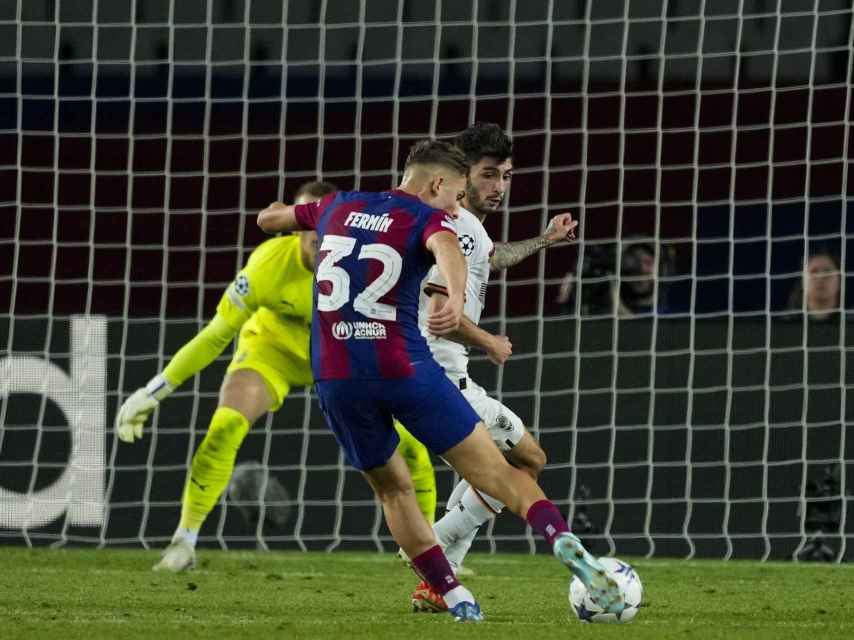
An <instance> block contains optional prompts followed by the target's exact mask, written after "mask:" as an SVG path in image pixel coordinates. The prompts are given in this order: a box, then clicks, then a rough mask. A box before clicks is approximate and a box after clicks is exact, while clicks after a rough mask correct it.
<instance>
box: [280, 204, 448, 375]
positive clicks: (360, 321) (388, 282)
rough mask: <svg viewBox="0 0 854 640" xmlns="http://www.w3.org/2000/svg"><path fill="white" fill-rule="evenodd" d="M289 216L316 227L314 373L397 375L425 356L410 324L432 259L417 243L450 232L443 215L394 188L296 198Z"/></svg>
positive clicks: (415, 327) (428, 355) (421, 340)
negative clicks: (293, 213)
mask: <svg viewBox="0 0 854 640" xmlns="http://www.w3.org/2000/svg"><path fill="white" fill-rule="evenodd" d="M296 218H297V222H298V224H299V225H300V226H301V227H302V228H304V229H316V230H317V242H318V254H317V266H316V267H315V279H314V293H313V296H314V313H313V315H312V325H311V364H312V371H313V373H314V379H315V380H340V379H347V378H352V379H381V378H405V377H409V376H411V375H413V374H414V368H413V367H414V365H415V364H417V363H419V362H423V361H425V360H426V361H432V360H433V356H432V355H431V353H430V349H429V348H428V346H427V342H426V340H425V339H424V337H423V336H422V335H421V332H420V331H419V329H418V299H419V293H420V286H421V282H422V280H423V279H424V277H425V276H426V275H427V272H428V270H429V269H430V267H431V265H432V264H433V263H434V258H433V254H432V253H430V251H428V250H427V248H426V246H425V243H426V242H427V239H428V238H429V237H430V236H431V235H432V234H434V233H436V232H438V231H449V232H451V233H454V234H456V225H455V224H454V221H453V219H452V218H451V216H450V215H448V213H446V212H445V211H440V210H438V209H434V208H432V207H430V206H429V205H427V204H426V203H424V202H423V201H421V200H420V199H418V198H417V197H415V196H413V195H410V194H408V193H405V192H403V191H400V190H396V189H395V190H392V191H384V192H381V193H370V192H358V191H350V192H343V191H339V192H338V193H333V194H330V195H328V196H326V197H325V198H323V199H322V200H320V201H319V202H311V203H308V204H303V205H297V207H296ZM437 366H438V365H437Z"/></svg>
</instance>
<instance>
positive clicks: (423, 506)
mask: <svg viewBox="0 0 854 640" xmlns="http://www.w3.org/2000/svg"><path fill="white" fill-rule="evenodd" d="M394 428H395V429H397V433H398V435H399V436H400V444H399V445H398V447H397V450H398V451H399V452H400V455H402V456H403V460H404V462H406V466H407V467H409V475H410V476H411V477H412V485H413V486H414V487H415V500H416V501H417V502H418V509H419V510H420V511H421V513H423V514H424V517H425V518H426V519H427V522H429V523H430V524H433V523H434V522H435V521H436V473H435V472H434V471H433V463H432V462H431V461H430V452H429V451H428V450H427V447H425V446H424V445H423V444H422V443H421V442H420V441H419V440H417V439H416V438H415V436H413V435H412V434H411V433H409V431H407V430H406V428H405V427H404V426H403V425H402V424H400V423H399V422H397V421H395V423H394Z"/></svg>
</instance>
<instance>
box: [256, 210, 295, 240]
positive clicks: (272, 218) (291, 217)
mask: <svg viewBox="0 0 854 640" xmlns="http://www.w3.org/2000/svg"><path fill="white" fill-rule="evenodd" d="M258 226H259V227H261V230H262V231H264V233H280V232H282V231H298V230H300V229H302V227H301V226H300V225H299V224H298V223H297V217H296V208H295V206H294V205H292V204H284V203H282V202H273V203H271V204H270V206H269V207H267V208H266V209H263V210H262V211H261V212H260V213H259V214H258Z"/></svg>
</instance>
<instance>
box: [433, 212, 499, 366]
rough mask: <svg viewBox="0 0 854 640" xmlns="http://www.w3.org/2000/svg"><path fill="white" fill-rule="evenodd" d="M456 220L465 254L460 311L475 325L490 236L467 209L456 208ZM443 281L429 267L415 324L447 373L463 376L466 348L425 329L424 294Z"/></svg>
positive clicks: (481, 302)
mask: <svg viewBox="0 0 854 640" xmlns="http://www.w3.org/2000/svg"><path fill="white" fill-rule="evenodd" d="M456 223H457V238H459V241H460V249H462V251H463V255H464V256H465V257H466V266H467V267H468V275H467V277H466V301H465V306H464V307H463V313H465V315H466V316H467V317H468V319H469V320H471V321H472V322H474V323H475V324H478V323H480V316H481V313H483V306H484V303H485V301H486V285H487V284H488V283H489V257H490V256H491V255H492V250H493V244H492V239H491V238H490V237H489V235H488V234H487V233H486V229H484V228H483V224H481V222H480V220H478V219H477V216H475V215H474V214H473V213H471V212H470V211H468V210H466V209H463V208H462V207H460V208H459V218H458V219H457V220H456ZM446 285H447V283H446V282H445V279H444V278H443V277H442V274H441V273H439V268H438V267H437V266H435V265H434V266H433V268H432V269H431V270H430V273H428V274H427V277H426V278H425V280H424V283H423V286H422V287H421V300H420V301H419V304H418V324H419V325H420V327H421V333H422V335H424V337H425V338H427V344H428V345H429V346H430V351H432V352H433V357H434V358H436V361H437V362H438V363H439V364H440V365H441V366H442V368H443V369H444V370H445V373H447V374H448V375H449V376H452V377H454V376H457V377H464V376H466V375H467V372H468V363H469V354H468V347H465V346H463V345H462V344H460V343H459V342H454V341H453V340H448V339H447V338H438V337H436V336H434V335H431V334H430V333H429V332H428V331H427V326H426V325H427V308H428V307H427V305H428V293H425V291H427V292H429V291H430V290H431V289H432V290H434V291H437V290H438V291H444V290H445V287H446Z"/></svg>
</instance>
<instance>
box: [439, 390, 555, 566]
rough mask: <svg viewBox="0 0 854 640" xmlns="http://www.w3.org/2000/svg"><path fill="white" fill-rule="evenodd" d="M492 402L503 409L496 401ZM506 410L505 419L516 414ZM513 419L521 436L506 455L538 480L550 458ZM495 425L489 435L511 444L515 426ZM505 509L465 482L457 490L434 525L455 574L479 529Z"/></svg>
mask: <svg viewBox="0 0 854 640" xmlns="http://www.w3.org/2000/svg"><path fill="white" fill-rule="evenodd" d="M489 400H491V401H492V402H495V403H496V404H499V405H500V403H498V402H497V401H496V400H493V399H492V398H489ZM504 409H505V413H504V414H501V415H502V416H504V415H508V414H512V412H509V410H508V409H506V407H505V408H504ZM481 415H483V413H481ZM512 415H513V416H514V418H515V419H516V420H517V421H518V429H519V433H521V436H520V437H519V438H518V441H517V442H515V443H512V446H509V447H507V446H506V447H505V449H506V450H505V451H504V455H505V456H506V457H507V459H508V460H509V461H510V463H511V464H512V465H513V466H514V467H516V468H517V469H520V470H522V471H524V472H525V473H527V474H528V475H529V476H530V477H531V478H532V479H534V480H536V479H537V478H538V477H539V474H540V472H541V471H542V470H543V467H545V463H546V454H545V453H544V452H543V450H542V448H541V447H540V445H539V443H538V442H537V441H536V440H535V439H534V437H533V436H532V435H531V434H530V433H529V432H528V431H527V430H526V429H525V428H524V426H522V423H521V420H518V418H516V417H515V414H512ZM495 423H496V424H493V425H489V432H490V434H491V435H492V437H493V440H494V441H495V442H496V444H498V443H499V441H500V440H501V439H504V440H505V441H507V442H511V441H510V440H509V439H507V438H506V436H508V435H509V433H508V432H509V429H510V428H511V427H510V424H511V422H510V421H508V422H499V421H495ZM514 428H515V427H514ZM503 509H504V504H503V503H502V502H501V501H500V500H496V499H495V498H493V497H491V496H489V495H487V494H486V493H483V492H479V491H477V490H476V489H474V488H472V487H471V486H470V485H469V484H468V482H467V481H466V480H461V481H460V483H459V484H458V485H457V486H456V487H454V491H453V493H452V494H451V497H450V498H449V499H448V506H447V511H446V513H445V515H444V516H442V518H440V519H439V520H438V521H437V522H436V524H435V525H433V530H434V531H435V532H436V538H437V539H438V540H439V544H440V545H442V548H443V549H444V550H445V555H446V556H448V561H449V562H450V563H451V566H452V567H453V568H454V570H455V571H456V570H458V568H459V567H461V566H462V563H463V560H464V559H465V556H466V554H467V553H468V551H469V549H470V548H471V545H472V542H473V541H474V538H475V535H476V534H477V531H478V529H479V528H480V527H481V526H482V525H483V524H485V523H487V522H489V521H490V520H491V519H493V518H494V517H495V516H497V515H498V514H499V513H501V511H502V510H503Z"/></svg>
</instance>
